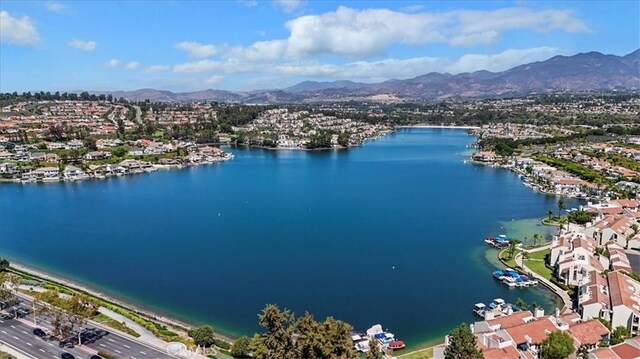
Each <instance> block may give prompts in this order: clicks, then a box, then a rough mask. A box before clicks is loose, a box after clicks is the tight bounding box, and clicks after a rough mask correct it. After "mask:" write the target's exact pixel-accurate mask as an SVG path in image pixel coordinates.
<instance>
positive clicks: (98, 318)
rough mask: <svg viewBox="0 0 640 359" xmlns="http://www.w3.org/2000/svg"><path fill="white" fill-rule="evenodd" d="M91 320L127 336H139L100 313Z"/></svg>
mask: <svg viewBox="0 0 640 359" xmlns="http://www.w3.org/2000/svg"><path fill="white" fill-rule="evenodd" d="M93 320H95V321H96V322H98V323H101V324H104V325H106V326H108V327H111V328H113V329H117V330H119V331H122V332H125V333H127V334H129V335H132V336H134V337H136V338H137V337H139V336H140V334H138V333H137V332H136V331H135V330H133V329H131V328H129V327H127V326H126V325H125V324H123V323H120V322H118V321H117V320H115V319H111V318H109V317H107V316H106V315H104V314H102V313H100V314H98V315H96V316H95V317H93Z"/></svg>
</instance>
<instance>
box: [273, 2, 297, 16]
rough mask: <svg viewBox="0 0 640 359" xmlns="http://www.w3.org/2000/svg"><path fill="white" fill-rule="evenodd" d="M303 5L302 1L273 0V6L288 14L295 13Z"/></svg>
mask: <svg viewBox="0 0 640 359" xmlns="http://www.w3.org/2000/svg"><path fill="white" fill-rule="evenodd" d="M301 4H302V2H301V1H300V0H273V5H275V6H276V7H278V8H280V9H282V11H284V12H287V13H289V12H293V11H295V10H296V9H298V8H299V7H300V5H301Z"/></svg>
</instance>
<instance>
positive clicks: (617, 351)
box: [589, 337, 640, 359]
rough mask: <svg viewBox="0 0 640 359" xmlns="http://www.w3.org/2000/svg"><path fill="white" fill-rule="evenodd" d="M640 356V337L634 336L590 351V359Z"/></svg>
mask: <svg viewBox="0 0 640 359" xmlns="http://www.w3.org/2000/svg"><path fill="white" fill-rule="evenodd" d="M628 358H640V338H638V337H634V338H631V339H627V340H625V341H624V342H622V343H620V344H616V345H612V346H610V347H604V348H598V349H596V350H594V351H592V352H591V353H589V359H628Z"/></svg>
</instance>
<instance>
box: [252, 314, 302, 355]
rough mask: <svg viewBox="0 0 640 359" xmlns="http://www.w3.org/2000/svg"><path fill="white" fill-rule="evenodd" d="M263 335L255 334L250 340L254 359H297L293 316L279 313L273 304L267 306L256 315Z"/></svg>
mask: <svg viewBox="0 0 640 359" xmlns="http://www.w3.org/2000/svg"><path fill="white" fill-rule="evenodd" d="M258 321H259V323H260V326H261V327H263V328H264V329H266V331H265V332H264V333H261V334H256V335H255V336H254V337H253V339H252V340H251V351H252V353H253V356H254V358H256V359H292V358H297V353H296V350H295V349H296V348H295V346H294V345H293V340H292V337H293V330H294V327H293V323H295V316H294V315H293V313H291V312H290V311H289V310H286V309H285V310H283V311H281V310H280V308H278V307H277V306H276V305H274V304H267V306H266V307H265V308H264V309H263V310H262V313H261V314H259V315H258Z"/></svg>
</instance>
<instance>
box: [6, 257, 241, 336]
mask: <svg viewBox="0 0 640 359" xmlns="http://www.w3.org/2000/svg"><path fill="white" fill-rule="evenodd" d="M11 268H13V269H15V270H18V271H20V272H24V273H27V274H29V275H31V276H34V277H37V278H41V279H44V280H46V281H49V282H52V283H56V284H61V285H63V286H65V287H68V288H70V289H73V290H76V291H80V292H85V293H88V294H90V295H92V296H94V297H97V298H100V299H103V300H105V301H107V302H110V303H113V304H116V305H118V306H120V307H122V308H125V309H127V310H130V311H131V312H134V313H137V314H140V315H142V316H144V317H147V318H149V319H152V320H154V321H157V322H160V323H163V324H166V325H169V326H172V327H175V328H176V329H179V330H181V331H186V330H189V329H191V328H192V327H193V326H192V325H190V324H187V323H185V322H182V321H180V320H177V319H174V318H168V317H166V316H162V315H158V314H157V313H154V312H151V311H149V310H146V309H142V308H139V307H136V306H135V305H132V304H129V303H125V302H123V301H121V300H119V299H116V298H114V297H112V296H109V295H107V294H105V293H102V292H100V291H97V290H95V289H92V288H88V287H86V286H83V285H81V284H78V283H76V282H73V281H70V280H67V279H64V278H61V277H58V276H55V275H52V274H49V273H45V272H42V271H40V270H36V269H33V268H31V267H28V266H25V265H23V264H19V263H15V262H13V261H11ZM221 337H223V338H225V339H230V338H228V337H226V336H221Z"/></svg>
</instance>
